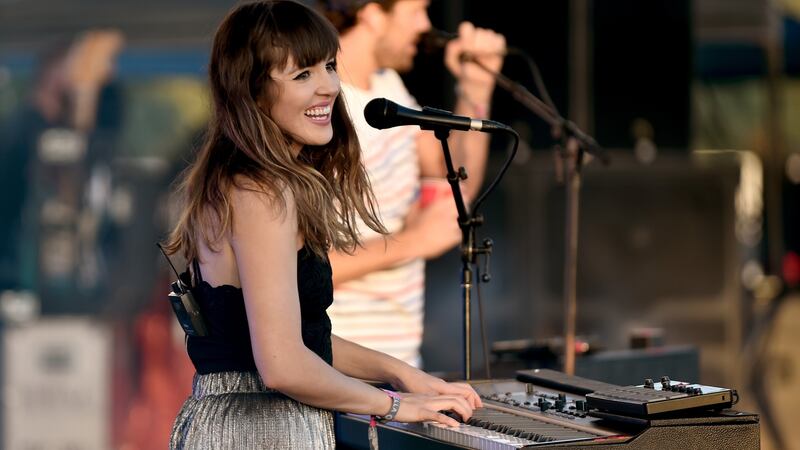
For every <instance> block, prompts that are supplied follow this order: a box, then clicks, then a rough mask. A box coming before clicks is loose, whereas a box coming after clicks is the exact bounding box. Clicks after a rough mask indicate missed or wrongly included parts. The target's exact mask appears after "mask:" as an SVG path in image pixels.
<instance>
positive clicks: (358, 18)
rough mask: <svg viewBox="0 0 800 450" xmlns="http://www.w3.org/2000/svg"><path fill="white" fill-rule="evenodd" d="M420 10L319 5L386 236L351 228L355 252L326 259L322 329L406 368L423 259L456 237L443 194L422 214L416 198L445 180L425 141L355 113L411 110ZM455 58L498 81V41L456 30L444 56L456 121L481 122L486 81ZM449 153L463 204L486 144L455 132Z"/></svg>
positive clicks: (413, 346) (418, 337) (477, 136)
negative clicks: (328, 292) (467, 57)
mask: <svg viewBox="0 0 800 450" xmlns="http://www.w3.org/2000/svg"><path fill="white" fill-rule="evenodd" d="M428 5H429V1H428V0H381V1H366V0H327V1H325V2H324V3H323V4H322V5H321V6H322V7H323V8H324V10H325V13H326V15H327V16H328V18H329V19H330V20H331V21H332V22H333V23H334V25H335V26H336V27H337V28H338V30H339V32H340V34H341V51H340V52H339V56H338V61H339V67H340V73H341V76H342V89H343V92H344V93H345V94H346V98H347V102H348V108H349V111H350V114H351V116H352V117H353V121H354V124H355V127H356V131H357V133H358V137H359V141H360V142H361V147H362V149H363V152H364V157H363V158H364V162H365V165H366V168H367V171H368V173H369V179H370V182H371V183H372V188H373V191H374V192H375V197H376V198H377V202H378V206H379V211H380V216H381V219H382V220H383V223H384V224H385V225H386V227H387V229H388V230H389V232H390V235H389V239H388V240H384V239H383V237H382V236H380V235H379V234H377V233H375V232H373V231H371V230H370V229H369V228H368V227H365V226H363V223H361V222H358V231H359V233H361V236H362V238H363V239H364V241H365V242H364V246H363V247H362V248H359V249H357V250H356V252H355V253H354V254H352V255H351V254H348V253H345V252H339V251H334V252H332V253H331V255H330V259H331V264H332V266H333V278H334V284H335V287H336V291H335V298H336V302H334V304H333V306H332V308H331V310H330V311H331V312H330V314H331V321H332V322H333V328H334V331H335V332H336V333H337V334H339V335H341V336H342V337H344V338H347V339H350V340H353V341H354V342H357V343H359V344H361V345H364V346H366V347H369V348H372V349H375V350H378V351H381V352H385V353H388V354H390V355H392V356H394V357H396V358H399V359H402V360H403V361H405V362H407V363H409V364H411V365H414V366H421V364H422V361H421V358H420V353H419V349H420V345H421V343H422V333H423V313H424V288H425V260H426V259H431V258H435V257H437V256H440V255H441V254H443V253H444V252H445V251H447V250H449V249H451V248H453V247H454V246H455V245H456V244H457V243H458V242H459V241H460V239H461V232H460V230H459V228H458V222H457V213H456V210H455V206H454V201H453V198H452V195H433V196H432V197H433V199H432V201H431V202H430V203H429V204H428V205H427V206H426V205H424V204H423V202H421V201H420V200H421V199H422V198H424V197H426V195H425V194H422V195H421V194H420V193H421V191H423V190H427V189H428V188H429V187H430V188H431V189H433V190H436V189H442V186H443V183H442V182H443V181H444V179H443V177H444V176H445V175H446V167H445V164H444V156H443V153H442V149H441V143H440V142H439V141H438V140H437V139H436V138H435V136H434V134H433V132H423V131H421V130H420V129H419V128H417V127H395V128H390V129H386V130H376V129H374V128H372V127H370V126H369V125H368V124H367V122H366V120H365V119H364V114H363V109H364V106H366V104H367V103H368V102H369V101H370V100H372V99H373V98H378V97H385V98H387V99H389V100H391V101H394V102H396V103H399V104H401V105H404V106H408V107H411V108H419V105H418V104H417V102H416V100H415V99H414V97H412V95H411V94H410V93H409V92H408V90H407V89H406V87H405V85H404V84H403V81H402V80H401V78H400V76H399V74H398V72H406V71H409V70H411V68H412V66H413V61H414V56H415V54H416V51H417V42H418V41H419V40H420V37H421V35H422V34H423V33H425V32H427V31H429V30H430V29H431V23H430V20H429V18H428V13H427V8H428ZM464 52H468V53H470V54H471V55H474V56H476V57H477V58H478V59H479V60H480V61H481V62H482V63H483V64H485V65H486V66H487V67H489V68H490V69H492V70H494V71H496V72H497V71H499V70H500V68H501V66H502V63H503V57H502V56H501V55H503V54H504V52H505V38H504V37H503V36H502V35H500V34H497V33H495V32H493V31H491V30H486V29H482V28H476V27H475V26H474V25H472V24H471V23H469V22H463V23H461V24H460V25H459V27H458V37H457V38H456V39H453V40H451V41H450V42H449V43H448V44H447V46H446V48H445V55H444V62H445V65H446V66H447V68H448V70H449V71H450V73H451V74H452V75H453V76H454V77H455V79H456V93H457V101H456V104H455V108H454V112H455V114H459V115H464V116H470V117H475V118H479V119H485V118H488V116H489V107H490V103H491V97H492V93H493V91H494V86H495V80H494V77H492V76H491V75H489V74H487V73H486V72H485V71H483V70H482V69H480V68H479V67H477V66H476V65H475V64H472V63H464V62H462V61H460V59H459V56H460V55H461V54H462V53H464ZM449 144H450V148H451V151H452V155H453V162H454V165H455V167H458V166H459V165H463V166H464V167H465V168H466V169H467V173H468V174H469V178H468V179H467V180H466V181H465V182H463V183H462V192H463V193H464V197H465V200H466V201H467V202H468V201H469V199H474V198H475V197H476V194H477V192H478V189H479V188H480V186H481V183H482V181H483V174H484V169H485V166H486V159H487V153H488V147H489V136H488V135H487V134H485V133H466V132H458V131H455V132H453V133H451V137H450V139H449ZM429 177H432V178H434V179H439V182H438V183H437V182H433V183H431V186H427V185H425V184H424V183H423V182H422V180H427V179H428V178H429ZM437 185H438V186H439V187H438V188H436V187H435V186H437ZM445 186H446V185H445ZM444 189H445V190H447V191H449V188H447V187H445V188H444Z"/></svg>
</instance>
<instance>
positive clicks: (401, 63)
mask: <svg viewBox="0 0 800 450" xmlns="http://www.w3.org/2000/svg"><path fill="white" fill-rule="evenodd" d="M391 68H392V69H394V70H396V71H398V72H400V73H405V72H409V71H411V69H413V68H414V58H410V59H408V60H406V59H402V60H399V59H398V60H394V61H392V65H391Z"/></svg>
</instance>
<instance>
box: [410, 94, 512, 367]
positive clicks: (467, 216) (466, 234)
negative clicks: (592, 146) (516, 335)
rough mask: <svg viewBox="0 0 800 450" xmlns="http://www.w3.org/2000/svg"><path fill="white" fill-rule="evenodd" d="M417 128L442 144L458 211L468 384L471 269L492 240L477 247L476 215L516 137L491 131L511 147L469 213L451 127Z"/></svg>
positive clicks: (479, 218)
mask: <svg viewBox="0 0 800 450" xmlns="http://www.w3.org/2000/svg"><path fill="white" fill-rule="evenodd" d="M423 110H424V111H426V112H428V113H436V114H450V113H449V112H447V111H441V110H437V109H435V108H423ZM420 128H421V129H423V130H432V131H433V133H434V135H435V136H436V138H437V139H439V141H441V143H442V151H443V152H444V161H445V166H446V167H447V182H448V183H449V184H450V189H451V190H452V191H453V199H454V200H455V203H456V210H457V211H458V227H459V228H460V229H461V263H462V266H461V267H462V268H461V292H462V300H463V312H464V328H463V335H464V359H463V363H464V379H465V380H466V381H469V380H470V379H471V378H472V325H471V324H472V314H471V305H472V285H473V283H474V281H473V274H472V266H473V265H474V264H476V260H477V257H478V255H486V256H487V257H489V256H490V255H491V253H492V246H493V243H492V240H491V239H488V238H487V239H484V240H483V242H482V243H481V244H480V245H478V244H476V242H475V241H476V231H477V228H478V227H479V226H481V225H483V216H482V215H481V214H479V213H478V209H479V208H480V206H481V204H482V203H483V201H484V200H485V199H486V197H487V196H488V195H489V193H490V192H492V190H494V188H495V187H496V186H497V184H498V183H499V182H500V179H501V178H502V177H503V175H505V173H506V171H507V170H508V168H509V167H510V166H511V162H512V161H513V159H514V156H515V155H516V153H517V147H518V146H519V135H518V134H517V132H516V131H514V130H512V129H511V128H507V129H502V130H493V131H504V132H507V133H509V134H511V135H512V137H513V138H514V147H513V149H512V151H511V152H510V154H509V156H508V158H507V159H506V161H505V163H504V164H503V167H502V168H501V169H500V172H499V173H498V175H497V176H496V177H495V179H494V180H492V182H491V183H490V184H489V187H487V188H486V190H485V191H484V192H483V193H482V194H481V195H480V196H479V197H478V199H477V200H476V201H475V205H474V207H473V208H472V210H471V211H468V210H467V207H466V205H465V203H464V196H463V195H462V193H461V186H460V185H459V182H461V181H462V180H466V179H467V171H466V170H465V169H464V167H459V168H458V170H456V169H455V166H454V165H453V159H452V156H451V155H450V146H449V144H448V142H447V139H448V137H449V136H450V128H448V127H446V126H420ZM483 278H484V279H485V280H487V281H488V280H489V276H488V274H484V275H483ZM478 282H480V280H478ZM486 357H487V358H488V355H486Z"/></svg>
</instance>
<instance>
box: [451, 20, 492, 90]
mask: <svg viewBox="0 0 800 450" xmlns="http://www.w3.org/2000/svg"><path fill="white" fill-rule="evenodd" d="M505 52H506V38H505V37H504V36H503V35H502V34H499V33H495V32H494V31H492V30H487V29H485V28H476V27H475V26H474V25H473V24H471V23H470V22H462V23H461V25H459V26H458V38H457V39H453V40H452V41H450V42H448V43H447V47H446V48H445V65H446V66H447V68H448V69H449V70H450V72H451V73H452V74H453V76H454V77H456V79H457V80H458V86H459V89H460V90H461V95H463V96H464V97H466V99H467V100H468V101H469V102H470V103H473V104H475V105H482V106H483V105H488V104H489V101H490V100H491V95H492V90H493V89H494V83H495V79H494V77H493V76H492V75H491V74H489V73H487V72H486V71H485V70H483V69H481V68H480V67H478V66H476V65H475V64H472V63H469V62H464V61H462V60H461V54H462V53H468V54H470V55H471V56H472V57H474V58H475V59H477V60H478V61H480V62H481V64H483V65H484V66H486V67H487V68H488V69H490V70H491V71H493V72H499V71H500V69H501V68H502V67H503V59H504V56H505Z"/></svg>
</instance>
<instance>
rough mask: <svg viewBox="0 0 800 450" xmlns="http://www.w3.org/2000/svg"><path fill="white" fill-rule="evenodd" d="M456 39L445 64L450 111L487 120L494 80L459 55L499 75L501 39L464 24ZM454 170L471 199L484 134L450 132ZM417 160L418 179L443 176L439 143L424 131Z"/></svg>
mask: <svg viewBox="0 0 800 450" xmlns="http://www.w3.org/2000/svg"><path fill="white" fill-rule="evenodd" d="M458 34H459V37H458V39H454V40H452V41H450V43H448V45H447V48H446V50H445V64H446V65H447V68H448V69H449V70H450V72H451V73H452V74H453V76H454V77H455V78H456V80H457V83H458V84H457V88H456V92H457V94H458V95H457V99H456V104H455V107H454V108H453V112H454V113H455V114H457V115H462V116H468V117H472V118H476V119H487V118H489V112H490V111H489V108H490V106H491V100H492V93H493V92H494V86H495V80H494V77H493V76H492V75H490V74H488V73H486V72H485V71H484V70H483V69H481V68H480V67H477V66H476V65H475V64H471V63H468V62H467V63H464V62H461V60H460V55H461V54H462V53H464V52H467V53H470V54H471V55H473V56H475V57H476V58H477V59H479V60H480V61H481V63H483V64H484V65H485V66H486V67H487V68H489V69H490V70H492V71H494V72H499V71H500V68H501V67H502V65H503V57H502V56H501V55H502V54H504V53H505V48H506V44H505V38H504V37H503V35H501V34H497V33H495V32H493V31H491V30H486V29H481V28H475V27H474V26H473V25H472V24H471V23H469V22H464V23H462V24H461V25H460V26H459V29H458ZM448 143H449V146H450V151H451V153H452V156H453V164H454V166H455V168H456V169H458V167H459V166H463V167H464V168H465V169H466V170H467V175H468V178H467V180H466V181H464V182H463V183H462V185H461V186H462V192H463V194H464V196H465V197H466V198H467V200H468V201H470V200H474V199H475V197H476V196H477V194H478V190H479V189H480V187H481V185H482V184H483V176H484V171H485V169H486V160H487V158H488V151H489V135H488V134H487V133H479V132H474V131H472V132H467V131H454V132H451V133H450V139H449V140H448ZM417 148H418V150H419V161H420V170H421V174H422V176H433V177H443V176H445V175H446V173H447V169H446V167H445V165H444V155H443V153H442V149H441V143H440V142H439V141H438V140H437V139H436V137H435V136H434V134H433V132H430V131H428V132H424V133H421V134H420V137H419V139H418V146H417Z"/></svg>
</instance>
